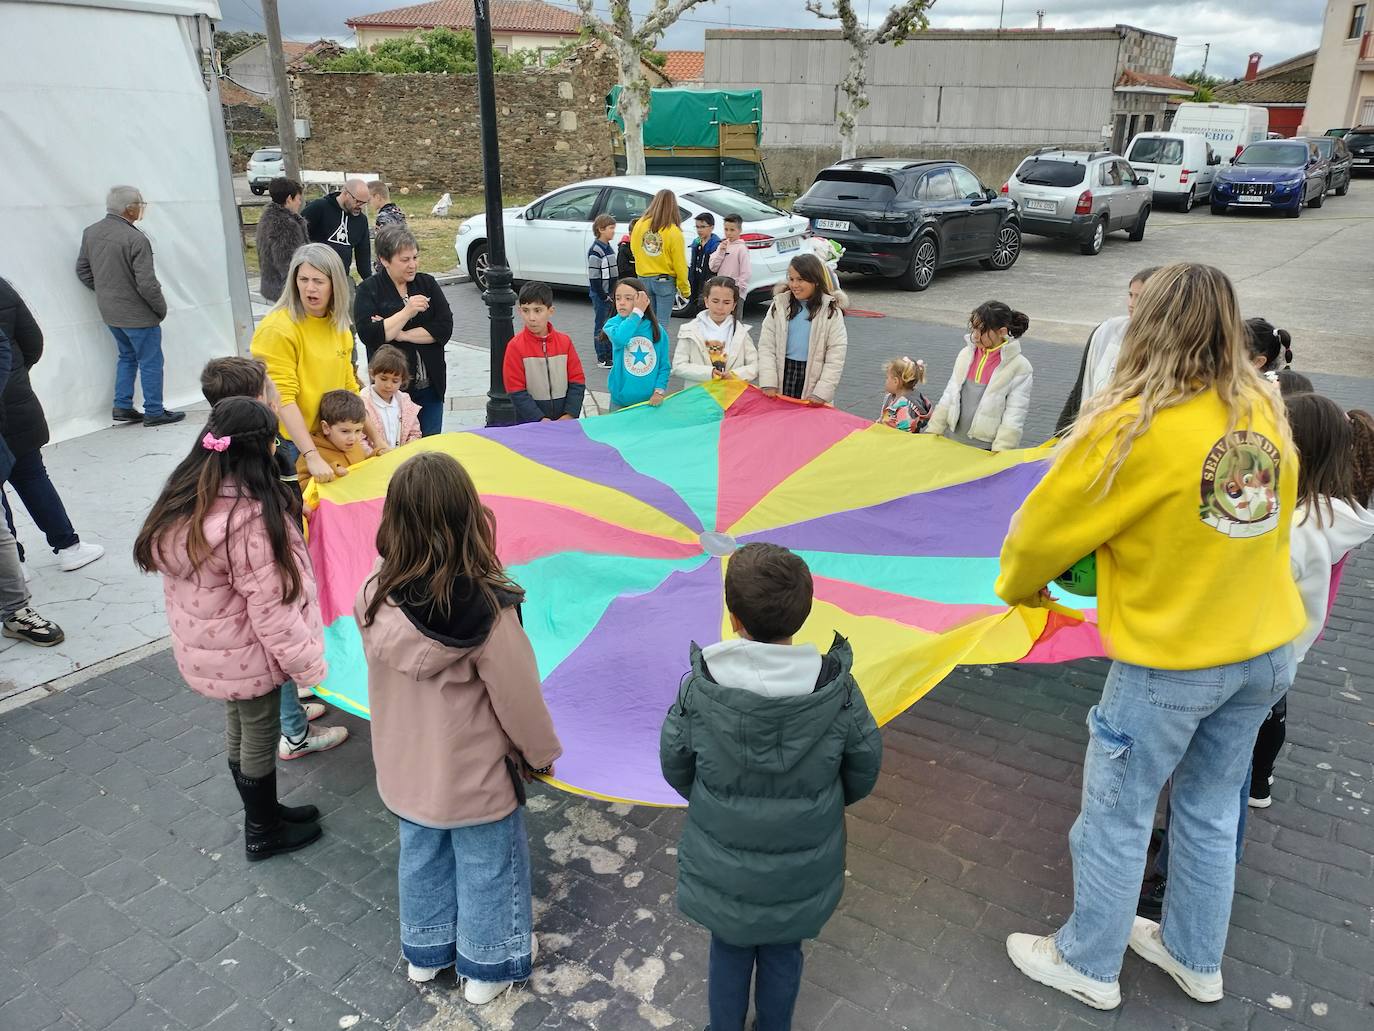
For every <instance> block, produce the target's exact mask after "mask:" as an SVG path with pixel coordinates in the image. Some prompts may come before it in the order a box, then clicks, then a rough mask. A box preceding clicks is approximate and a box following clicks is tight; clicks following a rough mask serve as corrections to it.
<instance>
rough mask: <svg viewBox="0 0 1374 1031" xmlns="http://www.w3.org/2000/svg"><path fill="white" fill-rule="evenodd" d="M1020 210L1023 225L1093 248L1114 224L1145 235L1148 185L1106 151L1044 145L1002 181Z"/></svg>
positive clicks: (1098, 248)
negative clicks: (1004, 181) (1068, 148)
mask: <svg viewBox="0 0 1374 1031" xmlns="http://www.w3.org/2000/svg"><path fill="white" fill-rule="evenodd" d="M1002 192H1003V193H1009V194H1010V195H1011V198H1012V200H1014V201H1016V204H1017V207H1018V208H1019V209H1020V211H1021V231H1022V232H1023V233H1032V234H1034V235H1036V236H1052V237H1055V238H1057V239H1061V240H1074V241H1077V243H1078V247H1079V250H1081V251H1082V252H1083V253H1084V254H1097V253H1098V252H1100V251H1101V250H1102V244H1103V243H1104V242H1105V241H1106V239H1107V234H1108V233H1110V232H1113V231H1114V230H1117V229H1124V230H1126V231H1127V232H1128V233H1130V237H1131V239H1132V240H1143V239H1144V238H1145V223H1146V221H1147V220H1148V219H1149V217H1150V200H1151V196H1152V191H1151V190H1150V186H1149V180H1147V179H1143V178H1141V177H1139V176H1137V175H1136V173H1135V170H1134V169H1132V168H1131V166H1130V164H1129V163H1128V162H1127V161H1126V159H1125V158H1123V157H1121V156H1120V155H1118V154H1112V153H1110V152H1108V151H1105V150H1103V151H1095V152H1088V151H1082V150H1060V149H1057V148H1046V149H1044V150H1038V151H1036V152H1035V153H1034V154H1032V155H1031V156H1030V157H1028V158H1026V159H1025V160H1024V161H1022V162H1021V164H1020V166H1019V167H1018V168H1017V169H1016V171H1015V172H1013V173H1012V175H1011V178H1010V179H1008V180H1007V183H1006V185H1005V186H1003V187H1002Z"/></svg>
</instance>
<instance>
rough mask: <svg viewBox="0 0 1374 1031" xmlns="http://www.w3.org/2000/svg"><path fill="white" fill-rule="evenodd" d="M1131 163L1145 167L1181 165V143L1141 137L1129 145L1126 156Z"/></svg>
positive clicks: (1153, 137)
mask: <svg viewBox="0 0 1374 1031" xmlns="http://www.w3.org/2000/svg"><path fill="white" fill-rule="evenodd" d="M1126 156H1127V157H1128V158H1130V159H1131V160H1132V161H1139V162H1141V163H1142V164H1147V165H1181V164H1183V141H1182V140H1171V139H1169V138H1167V137H1160V136H1141V137H1139V138H1137V139H1136V141H1135V143H1133V144H1131V152H1130V153H1129V154H1128V155H1126Z"/></svg>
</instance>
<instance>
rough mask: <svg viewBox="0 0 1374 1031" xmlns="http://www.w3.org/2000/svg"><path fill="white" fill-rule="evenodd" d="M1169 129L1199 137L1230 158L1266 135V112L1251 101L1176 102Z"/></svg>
mask: <svg viewBox="0 0 1374 1031" xmlns="http://www.w3.org/2000/svg"><path fill="white" fill-rule="evenodd" d="M1169 129H1170V131H1171V132H1186V133H1192V134H1194V135H1197V136H1202V137H1203V138H1205V139H1206V140H1207V142H1208V143H1210V144H1211V145H1212V147H1213V148H1214V149H1215V150H1216V152H1217V153H1218V154H1220V155H1221V156H1222V157H1223V158H1224V159H1226V160H1227V161H1230V160H1231V158H1233V157H1235V156H1236V155H1237V154H1239V153H1240V152H1241V151H1242V150H1244V149H1245V148H1246V147H1248V146H1249V145H1250V144H1252V143H1254V142H1255V141H1256V140H1262V139H1264V138H1265V137H1266V136H1268V134H1269V111H1268V110H1267V109H1265V108H1262V107H1256V106H1254V105H1253V104H1195V103H1193V102H1191V101H1189V102H1188V103H1184V104H1179V105H1178V113H1177V114H1176V115H1174V123H1173V125H1171V126H1170V127H1169Z"/></svg>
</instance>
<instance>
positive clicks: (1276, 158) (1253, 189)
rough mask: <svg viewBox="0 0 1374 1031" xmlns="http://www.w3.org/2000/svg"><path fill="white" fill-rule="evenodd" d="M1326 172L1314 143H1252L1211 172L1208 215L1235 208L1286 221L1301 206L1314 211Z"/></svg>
mask: <svg viewBox="0 0 1374 1031" xmlns="http://www.w3.org/2000/svg"><path fill="white" fill-rule="evenodd" d="M1330 177H1331V169H1330V167H1329V165H1328V163H1327V162H1326V160H1325V159H1324V158H1323V157H1322V156H1321V153H1320V152H1319V151H1318V150H1317V147H1316V144H1313V143H1309V142H1307V141H1304V140H1263V141H1260V142H1258V143H1252V144H1250V146H1248V147H1246V148H1245V149H1244V150H1243V151H1241V152H1240V153H1239V154H1238V155H1236V156H1235V157H1234V158H1232V159H1231V167H1230V168H1226V169H1224V170H1222V171H1220V172H1218V173H1217V177H1216V180H1215V182H1213V184H1212V214H1214V215H1224V214H1226V209H1227V208H1229V207H1230V206H1231V205H1235V206H1236V207H1247V208H1250V207H1255V208H1268V209H1270V210H1281V211H1283V212H1285V213H1286V214H1287V215H1288V217H1289V218H1297V217H1298V216H1300V215H1301V214H1302V207H1303V205H1304V204H1306V205H1308V206H1309V207H1313V208H1319V207H1321V206H1322V201H1323V200H1325V199H1326V191H1327V189H1328V188H1329V186H1330Z"/></svg>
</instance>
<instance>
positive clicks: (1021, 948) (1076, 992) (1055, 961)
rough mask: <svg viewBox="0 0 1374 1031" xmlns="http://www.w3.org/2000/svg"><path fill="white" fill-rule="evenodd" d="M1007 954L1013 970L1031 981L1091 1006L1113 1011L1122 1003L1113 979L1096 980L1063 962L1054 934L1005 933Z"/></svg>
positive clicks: (1119, 988) (1119, 992) (1117, 985)
mask: <svg viewBox="0 0 1374 1031" xmlns="http://www.w3.org/2000/svg"><path fill="white" fill-rule="evenodd" d="M1007 955H1008V956H1010V957H1011V961H1012V962H1013V963H1015V964H1016V969H1017V970H1019V971H1021V973H1023V974H1025V975H1026V976H1027V977H1029V978H1030V979H1031V980H1032V981H1039V982H1040V983H1041V984H1043V985H1045V986H1046V987H1047V988H1054V989H1056V990H1058V991H1061V992H1063V993H1064V994H1065V995H1071V996H1073V997H1074V998H1075V999H1077V1000H1078V1001H1079V1002H1082V1003H1086V1004H1087V1005H1089V1006H1091V1007H1093V1008H1094V1009H1099V1010H1114V1009H1116V1008H1117V1007H1118V1006H1120V1005H1121V986H1120V985H1119V984H1118V983H1117V982H1116V981H1098V980H1096V979H1095V978H1091V977H1088V976H1087V975H1086V974H1080V973H1079V972H1078V971H1077V970H1075V969H1074V968H1073V967H1071V966H1069V965H1068V964H1067V963H1065V962H1064V957H1063V956H1061V955H1060V954H1059V949H1058V947H1057V946H1056V945H1055V944H1054V935H1051V934H1047V935H1045V936H1044V937H1043V938H1038V937H1036V936H1035V935H1033V934H1011V935H1008V936H1007Z"/></svg>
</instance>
